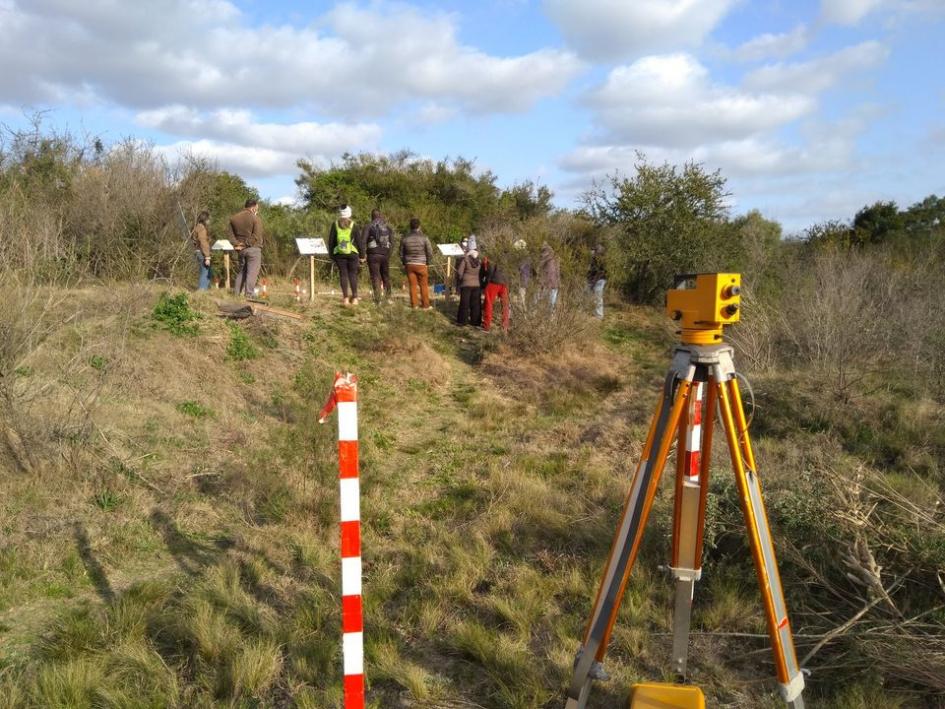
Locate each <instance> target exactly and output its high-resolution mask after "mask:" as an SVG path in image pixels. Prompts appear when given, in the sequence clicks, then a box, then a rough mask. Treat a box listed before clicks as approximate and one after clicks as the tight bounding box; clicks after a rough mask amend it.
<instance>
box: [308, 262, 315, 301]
mask: <svg viewBox="0 0 945 709" xmlns="http://www.w3.org/2000/svg"><path fill="white" fill-rule="evenodd" d="M308 302H309V303H314V302H315V257H314V256H309V257H308Z"/></svg>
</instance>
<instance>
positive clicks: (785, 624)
mask: <svg viewBox="0 0 945 709" xmlns="http://www.w3.org/2000/svg"><path fill="white" fill-rule="evenodd" d="M787 624H788V621H787V616H784V620H782V621H781V622H780V623H778V630H784V628H785V627H786V626H787Z"/></svg>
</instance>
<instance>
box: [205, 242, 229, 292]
mask: <svg viewBox="0 0 945 709" xmlns="http://www.w3.org/2000/svg"><path fill="white" fill-rule="evenodd" d="M210 250H211V251H222V252H223V269H224V270H225V271H226V289H227V290H230V252H231V251H233V250H234V249H233V244H231V243H230V242H229V241H228V240H226V239H217V240H216V241H214V242H213V246H211V247H210Z"/></svg>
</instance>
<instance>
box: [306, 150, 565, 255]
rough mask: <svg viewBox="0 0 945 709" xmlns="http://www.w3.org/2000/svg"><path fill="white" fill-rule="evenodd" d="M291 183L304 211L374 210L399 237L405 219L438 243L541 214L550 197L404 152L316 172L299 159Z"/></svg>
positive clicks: (463, 165)
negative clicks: (503, 185) (417, 221)
mask: <svg viewBox="0 0 945 709" xmlns="http://www.w3.org/2000/svg"><path fill="white" fill-rule="evenodd" d="M299 168H300V169H301V170H302V174H301V175H300V176H299V177H298V178H297V179H296V183H297V184H298V185H299V189H300V191H301V193H302V198H303V200H304V202H305V204H306V206H307V207H308V209H309V210H314V211H316V212H321V213H324V214H327V215H329V217H328V219H327V220H326V224H325V228H326V229H327V227H328V224H330V220H331V219H332V218H333V215H334V212H335V210H336V209H337V208H338V206H339V205H341V204H350V205H351V206H352V208H353V209H354V213H355V219H356V220H359V221H361V222H367V221H368V220H369V219H370V212H371V210H372V209H373V208H375V207H378V208H380V209H381V210H382V211H383V212H384V213H385V214H386V216H387V217H388V219H389V221H390V222H391V224H393V225H394V227H395V228H396V230H397V231H398V232H399V233H404V232H405V231H406V230H407V229H408V222H409V221H410V219H411V217H419V218H420V220H421V222H422V224H423V229H424V231H426V232H427V233H428V234H429V235H430V237H431V239H433V240H434V241H438V242H447V241H456V240H458V239H459V238H460V237H462V236H464V235H466V234H469V233H470V232H473V231H478V230H481V229H482V228H483V227H484V226H485V225H487V224H489V223H493V222H501V221H509V220H521V219H526V218H528V217H532V216H537V215H542V214H547V213H548V212H549V211H550V209H551V199H552V193H551V191H550V190H549V189H548V188H547V187H544V186H541V185H534V184H533V183H530V182H526V183H524V184H521V185H516V186H514V187H512V188H510V189H508V190H505V191H503V190H501V189H500V188H499V187H497V186H496V180H497V178H496V175H494V174H493V173H492V172H489V171H485V172H477V171H476V169H475V163H474V162H473V161H471V160H466V159H464V158H456V159H454V160H450V159H444V160H440V161H437V162H433V161H432V160H420V159H417V157H416V156H415V155H413V154H412V153H409V152H406V151H402V152H400V153H395V154H392V155H381V156H378V155H369V154H360V155H345V156H343V157H342V160H341V163H340V164H338V165H332V166H331V167H328V168H319V167H317V166H315V165H313V164H311V163H309V162H307V161H305V160H301V161H299Z"/></svg>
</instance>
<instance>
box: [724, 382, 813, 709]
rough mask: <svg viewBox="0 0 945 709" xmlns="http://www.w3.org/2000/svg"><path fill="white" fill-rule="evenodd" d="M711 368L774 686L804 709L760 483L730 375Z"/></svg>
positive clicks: (791, 703) (795, 707) (793, 704)
mask: <svg viewBox="0 0 945 709" xmlns="http://www.w3.org/2000/svg"><path fill="white" fill-rule="evenodd" d="M713 369H714V377H713V378H714V380H715V386H716V391H717V393H718V397H719V409H720V413H721V418H722V425H723V427H724V429H725V437H726V439H727V441H728V448H729V453H730V454H731V457H732V470H733V471H734V473H735V481H736V483H737V484H738V493H739V497H740V498H741V505H742V512H743V513H744V516H745V525H746V527H747V529H748V538H749V542H750V545H751V554H752V557H753V558H754V562H755V571H756V573H757V575H758V581H759V585H760V586H761V595H762V600H763V601H764V606H765V615H766V617H767V621H768V634H769V635H770V636H771V649H772V652H773V653H774V662H775V666H776V667H777V675H778V682H779V683H780V684H781V696H782V697H783V698H784V700H785V701H786V702H787V703H788V705H789V706H791V707H792V708H793V709H803V707H804V699H803V697H802V696H801V693H802V692H803V691H804V675H803V674H802V673H801V671H800V668H799V667H798V663H797V654H796V653H795V650H794V639H793V637H792V635H791V625H790V623H789V622H788V615H787V605H786V603H785V601H784V590H783V588H782V586H781V577H780V574H779V573H778V565H777V559H776V558H775V554H774V543H773V542H772V540H771V532H770V529H769V527H768V517H767V514H766V513H765V505H764V500H763V499H762V496H761V482H760V481H759V479H758V473H757V470H756V469H755V458H754V453H753V452H752V448H751V441H750V440H749V438H748V428H747V425H746V422H745V411H744V408H743V407H742V401H741V395H740V392H739V390H738V384H737V382H735V380H734V378H733V376H732V375H730V374H727V373H724V372H723V370H722V368H721V367H719V366H716V367H714V368H713Z"/></svg>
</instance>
